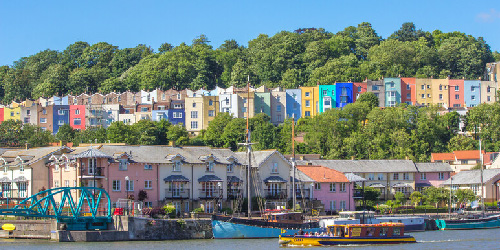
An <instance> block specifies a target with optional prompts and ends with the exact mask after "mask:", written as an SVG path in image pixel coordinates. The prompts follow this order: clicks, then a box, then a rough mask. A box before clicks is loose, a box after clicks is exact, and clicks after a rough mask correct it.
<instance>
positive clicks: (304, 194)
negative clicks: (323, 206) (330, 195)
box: [290, 188, 311, 199]
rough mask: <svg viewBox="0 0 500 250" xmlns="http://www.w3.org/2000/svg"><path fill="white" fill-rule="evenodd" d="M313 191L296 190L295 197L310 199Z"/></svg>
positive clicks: (305, 189)
mask: <svg viewBox="0 0 500 250" xmlns="http://www.w3.org/2000/svg"><path fill="white" fill-rule="evenodd" d="M292 194H293V190H290V196H292ZM310 194H311V190H310V189H309V188H299V189H297V190H295V197H296V198H297V199H309V198H311V195H310Z"/></svg>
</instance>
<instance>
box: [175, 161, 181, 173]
mask: <svg viewBox="0 0 500 250" xmlns="http://www.w3.org/2000/svg"><path fill="white" fill-rule="evenodd" d="M181 166H182V163H181V161H175V162H174V166H173V171H174V172H179V171H181Z"/></svg>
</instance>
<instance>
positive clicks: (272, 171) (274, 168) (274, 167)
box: [271, 162, 278, 174]
mask: <svg viewBox="0 0 500 250" xmlns="http://www.w3.org/2000/svg"><path fill="white" fill-rule="evenodd" d="M277 173H278V163H277V162H273V165H272V167H271V174H277Z"/></svg>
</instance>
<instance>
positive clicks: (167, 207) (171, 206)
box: [163, 203, 175, 215]
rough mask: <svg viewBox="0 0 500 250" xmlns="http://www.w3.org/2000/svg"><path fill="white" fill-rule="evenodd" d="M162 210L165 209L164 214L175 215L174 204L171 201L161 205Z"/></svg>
mask: <svg viewBox="0 0 500 250" xmlns="http://www.w3.org/2000/svg"><path fill="white" fill-rule="evenodd" d="M163 210H164V211H165V214H168V215H175V206H174V204H172V203H168V204H166V205H165V206H163Z"/></svg>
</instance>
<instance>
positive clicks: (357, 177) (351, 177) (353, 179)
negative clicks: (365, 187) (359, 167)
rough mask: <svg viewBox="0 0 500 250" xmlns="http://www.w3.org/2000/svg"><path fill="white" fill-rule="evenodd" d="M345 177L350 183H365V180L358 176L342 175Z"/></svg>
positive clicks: (351, 174)
mask: <svg viewBox="0 0 500 250" xmlns="http://www.w3.org/2000/svg"><path fill="white" fill-rule="evenodd" d="M344 175H345V177H347V179H348V180H349V181H350V182H363V181H366V179H365V178H363V177H361V176H359V175H355V174H353V173H345V174H344Z"/></svg>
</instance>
